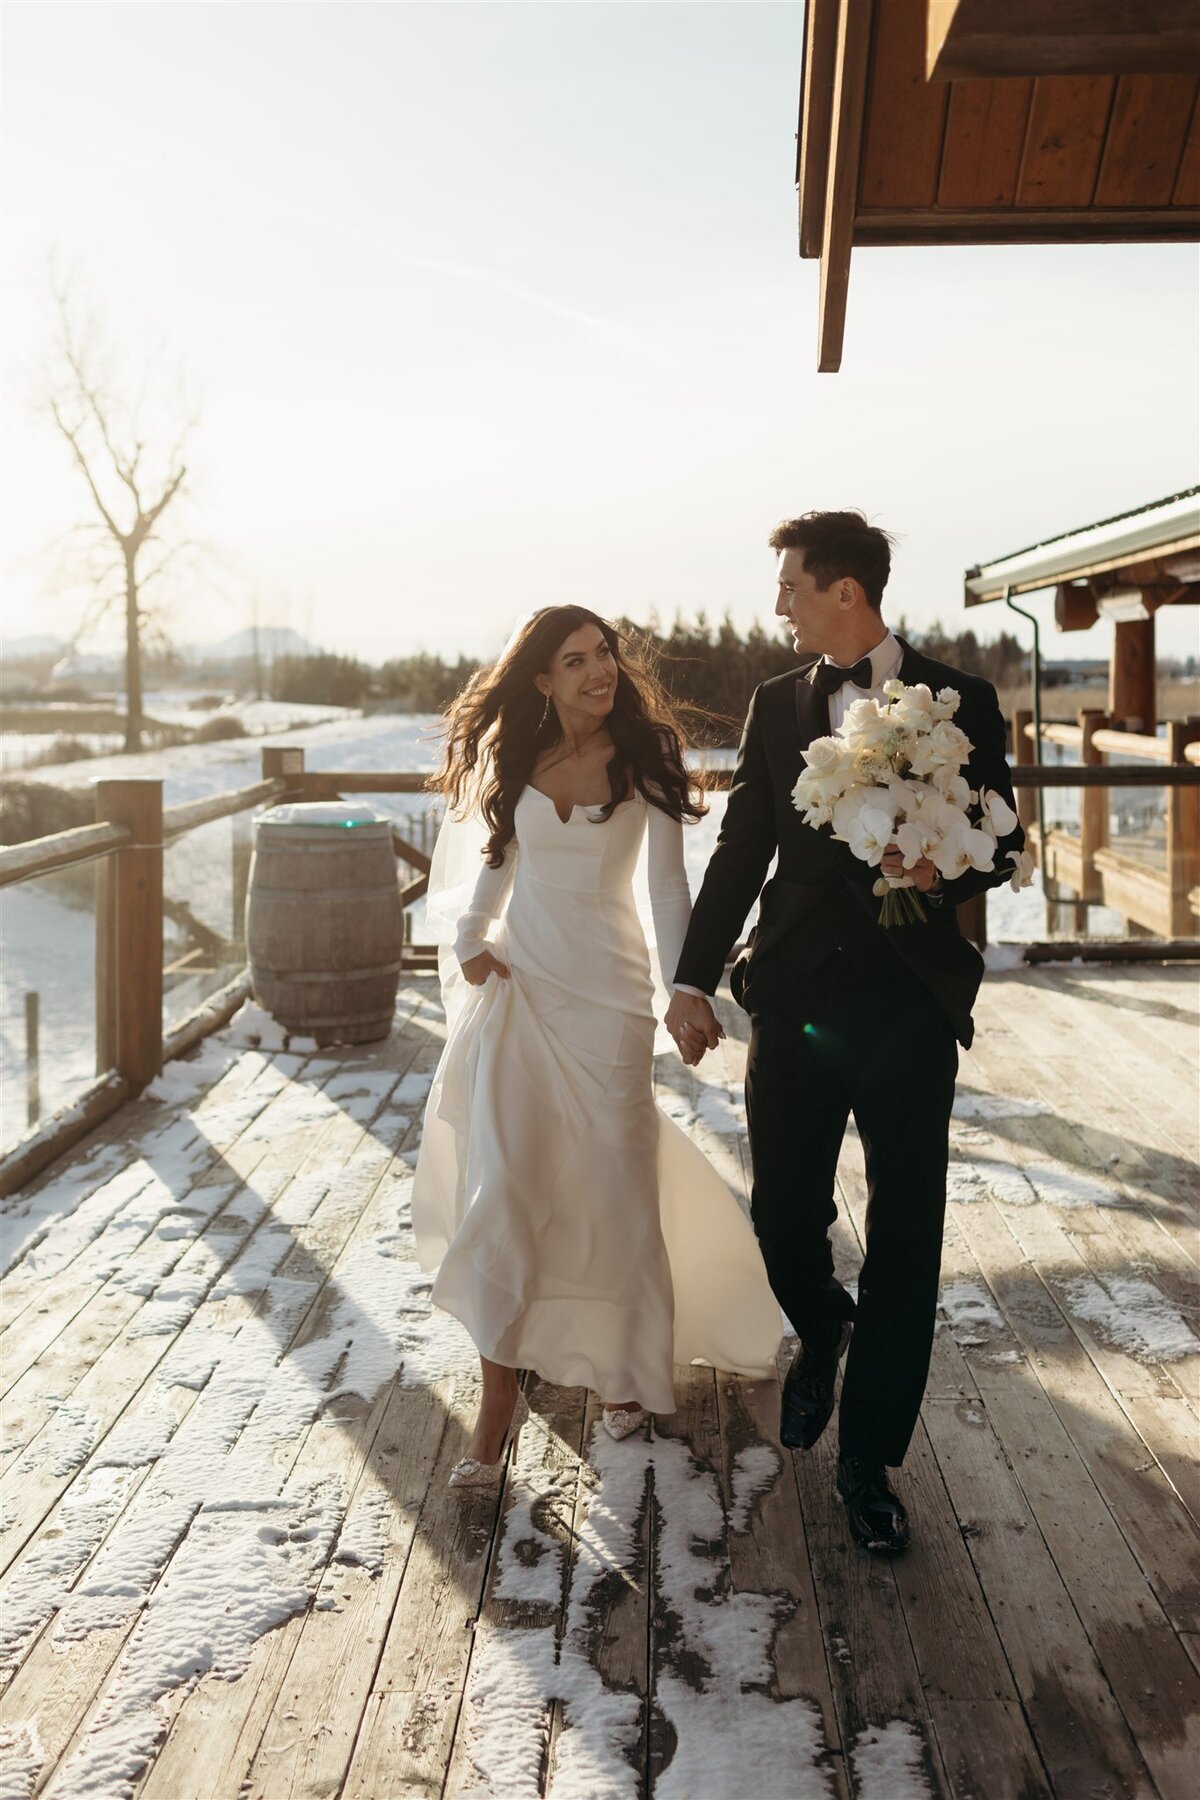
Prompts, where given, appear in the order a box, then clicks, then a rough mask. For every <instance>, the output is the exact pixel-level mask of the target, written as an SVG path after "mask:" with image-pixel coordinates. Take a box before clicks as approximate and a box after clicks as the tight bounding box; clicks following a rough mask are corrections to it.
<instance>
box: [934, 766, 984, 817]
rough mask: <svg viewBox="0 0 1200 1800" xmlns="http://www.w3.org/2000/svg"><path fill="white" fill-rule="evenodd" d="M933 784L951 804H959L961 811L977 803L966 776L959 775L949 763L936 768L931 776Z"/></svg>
mask: <svg viewBox="0 0 1200 1800" xmlns="http://www.w3.org/2000/svg"><path fill="white" fill-rule="evenodd" d="M929 780H930V784H931V786H933V787H935V788H936V789H937V791H938V793H939V794H940V795H941V796H942V798H943V799H944V800H948V801H949V803H950V805H951V806H957V807H958V809H959V811H960V812H966V810H967V808H968V807H969V806H973V805H974V803H975V795H974V793H973V792H972V791H971V789H970V788H969V787H968V786H967V782H966V777H965V776H963V775H959V774H958V773H957V772H956V771H955V770H954V769H952V768H951V767H950V766H949V764H948V763H946V764H943V766H942V767H941V768H940V769H935V770H934V771H933V774H932V775H931V776H930V777H929Z"/></svg>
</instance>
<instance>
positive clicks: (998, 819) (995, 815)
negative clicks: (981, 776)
mask: <svg viewBox="0 0 1200 1800" xmlns="http://www.w3.org/2000/svg"><path fill="white" fill-rule="evenodd" d="M979 804H980V805H981V806H982V807H983V810H984V812H985V814H986V815H987V817H988V818H989V819H990V820H991V822H992V824H993V825H994V826H995V827H996V830H997V832H998V833H999V835H1000V836H1001V837H1007V836H1008V834H1009V832H1010V831H1015V830H1016V829H1017V825H1018V824H1019V823H1020V821H1019V820H1018V818H1017V815H1016V813H1015V812H1014V811H1013V809H1012V807H1011V806H1010V805H1009V804H1008V801H1007V800H1006V799H1005V798H1004V795H1003V794H998V793H997V792H996V790H995V788H980V790H979Z"/></svg>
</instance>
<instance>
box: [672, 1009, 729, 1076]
mask: <svg viewBox="0 0 1200 1800" xmlns="http://www.w3.org/2000/svg"><path fill="white" fill-rule="evenodd" d="M666 1025H667V1030H668V1031H669V1032H670V1034H671V1036H672V1037H673V1038H674V1039H675V1044H676V1047H677V1049H678V1051H679V1054H680V1056H681V1057H682V1058H683V1060H684V1062H685V1063H687V1064H688V1066H689V1067H691V1066H692V1065H694V1064H695V1063H698V1062H699V1061H700V1058H701V1057H702V1056H703V1055H704V1052H705V1051H706V1050H715V1049H716V1047H717V1045H718V1044H719V1043H720V1041H721V1039H722V1038H723V1037H724V1036H725V1033H724V1032H723V1031H722V1029H721V1026H720V1024H719V1023H718V1021H717V1015H716V1013H715V1012H714V1011H713V1009H712V1006H711V1005H710V1003H709V1001H708V1000H707V999H706V997H705V996H704V995H703V994H685V993H675V994H673V995H672V996H671V1003H670V1005H669V1006H668V1007H667V1018H666Z"/></svg>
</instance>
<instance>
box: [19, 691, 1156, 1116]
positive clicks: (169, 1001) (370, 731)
mask: <svg viewBox="0 0 1200 1800" xmlns="http://www.w3.org/2000/svg"><path fill="white" fill-rule="evenodd" d="M264 704H268V705H269V704H272V703H264ZM327 710H329V711H332V712H335V713H337V717H335V718H332V719H330V720H329V721H328V722H326V723H323V724H321V725H320V726H318V727H316V728H309V729H291V730H285V731H283V732H282V733H278V732H276V733H272V734H271V735H270V736H269V737H265V738H256V739H253V740H251V741H246V740H242V739H235V740H231V741H228V742H225V743H217V744H195V745H182V746H180V747H178V748H176V749H171V750H166V751H161V752H156V753H148V754H146V755H143V756H133V757H127V756H110V757H101V758H95V759H93V760H89V761H86V762H78V763H68V764H63V765H61V766H59V767H57V768H55V769H53V770H52V771H46V772H45V774H44V775H42V774H39V779H46V780H48V781H50V782H52V783H53V785H55V786H61V787H69V788H80V787H86V786H87V785H89V784H90V783H91V782H92V781H95V780H97V779H99V778H102V777H112V776H117V775H120V776H128V777H141V776H145V777H157V778H161V780H162V782H163V798H164V803H165V804H166V805H167V806H174V805H177V804H180V803H181V802H183V801H185V800H194V799H198V798H200V797H201V796H205V795H209V794H219V793H225V792H228V791H230V790H232V789H234V788H239V787H247V786H249V785H251V784H252V783H253V782H255V781H258V780H259V779H260V777H261V766H262V765H261V756H262V748H263V745H264V744H268V743H285V742H286V743H291V744H303V745H304V748H305V761H306V766H307V767H308V768H310V769H356V770H359V769H381V770H402V769H407V770H423V769H432V768H433V767H435V766H436V763H437V760H438V743H437V737H436V726H437V720H436V718H435V717H434V716H432V715H429V716H424V715H421V716H416V717H398V716H395V715H384V716H379V715H377V716H375V717H373V718H362V717H360V716H358V715H354V716H350V717H347V716H346V715H345V713H344V712H339V711H338V709H327ZM712 760H713V762H714V763H719V762H720V761H725V762H728V761H730V760H731V754H730V753H725V754H724V755H723V756H722V754H721V753H715V754H713V756H712ZM364 798H369V796H364ZM373 804H374V805H376V806H377V807H378V808H379V810H381V811H383V812H387V813H389V814H390V815H391V816H392V817H394V818H396V819H398V820H399V821H401V823H402V824H404V825H407V826H409V827H410V828H411V827H413V825H414V822H415V821H418V820H419V819H420V817H421V816H422V815H423V814H424V813H425V812H426V811H428V809H429V808H430V806H431V805H432V802H431V800H429V799H427V798H426V797H425V796H423V795H420V794H412V795H409V794H404V795H400V794H393V795H379V796H377V797H376V798H375V799H374V801H373ZM724 809H725V795H724V794H720V793H718V794H714V795H713V796H712V800H711V809H710V811H709V814H708V816H707V817H706V818H705V819H703V820H702V821H701V822H700V823H699V824H698V825H695V826H691V827H689V828H688V829H687V831H686V833H685V837H684V846H685V855H686V860H687V867H688V874H689V878H690V880H691V884H692V891H693V893H695V892H696V891H697V889H698V887H699V884H700V881H701V879H702V876H703V872H704V867H705V864H706V863H707V861H708V858H709V856H710V855H711V853H712V848H713V845H714V843H715V841H716V835H717V831H718V830H719V828H720V822H721V818H722V816H723V814H724ZM248 829H249V818H248V816H247V815H243V816H242V817H241V818H240V819H234V820H229V819H223V820H219V821H217V822H216V823H215V824H212V825H209V826H205V827H203V828H202V829H200V830H198V831H195V832H192V833H189V834H188V835H187V836H186V837H185V838H182V839H180V840H178V841H177V842H176V843H175V844H174V845H172V846H171V847H170V849H169V850H168V852H167V855H166V858H165V870H164V881H165V888H166V895H167V898H168V900H172V899H174V900H178V901H179V902H180V903H181V904H185V905H186V907H187V909H188V911H189V912H190V913H191V914H192V916H193V917H195V918H196V919H198V920H199V921H200V922H201V924H207V925H208V926H210V927H211V928H212V930H213V931H215V932H217V933H218V934H220V935H221V936H222V937H235V938H238V937H240V927H239V922H238V921H236V920H235V919H234V918H233V873H232V866H233V856H234V841H235V835H236V834H238V833H241V832H245V831H246V830H248ZM423 923H424V921H423V918H422V914H421V909H420V908H419V907H418V908H415V909H414V913H413V936H414V938H415V939H416V941H418V942H419V941H420V939H421V937H422V935H423ZM1091 929H1092V932H1093V934H1094V935H1098V936H1099V935H1110V936H1120V935H1121V926H1120V921H1119V920H1118V919H1117V918H1116V916H1115V915H1105V914H1104V913H1103V912H1102V911H1101V909H1099V908H1094V909H1093V910H1092V913H1091ZM988 930H989V935H990V937H991V939H992V941H993V943H994V944H997V945H1003V944H1005V943H1024V942H1028V941H1030V940H1031V939H1035V938H1041V937H1044V936H1045V935H1046V922H1045V906H1044V903H1043V901H1042V898H1041V893H1040V889H1039V887H1038V885H1037V884H1036V882H1035V885H1034V886H1033V887H1032V888H1028V889H1026V890H1024V891H1023V892H1022V893H1020V894H1014V893H1013V892H1012V890H1011V889H1010V888H1009V887H1007V886H1005V887H1003V888H1000V889H999V890H997V891H995V892H993V894H992V895H991V896H990V897H989V901H988ZM93 932H94V922H93V912H92V902H91V897H90V886H89V883H88V880H87V878H86V876H85V875H80V874H78V873H76V874H74V875H69V876H63V875H56V876H47V877H44V878H42V879H40V880H38V881H34V882H27V883H23V884H22V885H21V886H19V887H15V888H9V889H8V890H6V892H5V894H4V896H3V900H2V902H0V968H2V975H0V1077H2V1079H0V1140H2V1141H3V1142H4V1143H5V1144H11V1143H12V1142H14V1140H15V1139H16V1138H17V1137H19V1136H20V1135H21V1133H22V1132H23V1131H24V1129H25V1124H26V1055H25V995H26V994H27V993H29V992H36V993H37V994H38V995H39V997H40V1000H39V1004H40V1009H41V1046H40V1048H41V1055H40V1085H41V1107H42V1112H43V1114H44V1113H46V1112H50V1111H53V1110H54V1108H56V1107H58V1106H60V1105H62V1104H64V1103H65V1102H66V1101H67V1100H68V1099H69V1098H70V1097H71V1095H72V1094H73V1093H74V1092H75V1091H76V1090H77V1089H78V1088H79V1086H80V1085H81V1084H82V1083H84V1082H87V1081H90V1080H91V1079H92V1077H93V1075H94V1074H95V1073H96V1069H95V1025H94V1007H93V993H94V954H95V953H94V944H93ZM176 936H177V934H176ZM172 944H173V939H172V928H171V927H170V925H169V924H168V961H170V959H171V953H172ZM232 972H233V971H232V968H231V967H229V966H222V967H221V968H220V969H218V970H216V971H215V972H214V973H213V974H211V975H209V976H208V977H207V978H201V979H193V980H188V979H186V978H184V977H183V976H180V977H172V978H171V979H170V980H169V981H168V992H167V996H166V1004H165V1008H164V1012H165V1022H166V1023H170V1022H171V1021H172V1020H174V1019H176V1018H178V1017H180V1016H182V1014H184V1013H185V1012H187V1011H188V1009H189V1008H190V1007H192V1006H194V1005H196V1004H197V1003H198V1002H199V1001H200V1000H201V999H202V998H203V997H204V993H205V991H211V990H212V989H214V988H216V987H218V986H220V984H221V982H222V981H223V980H225V979H227V977H228V975H229V974H230V973H232Z"/></svg>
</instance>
